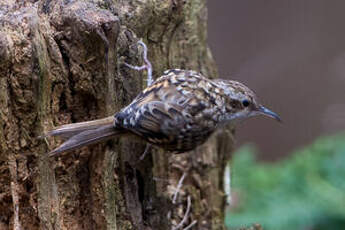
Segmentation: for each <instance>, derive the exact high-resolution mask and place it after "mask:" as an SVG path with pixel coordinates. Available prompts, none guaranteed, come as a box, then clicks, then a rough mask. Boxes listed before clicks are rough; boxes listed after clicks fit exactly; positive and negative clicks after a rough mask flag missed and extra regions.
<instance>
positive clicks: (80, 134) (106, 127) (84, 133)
mask: <svg viewBox="0 0 345 230" xmlns="http://www.w3.org/2000/svg"><path fill="white" fill-rule="evenodd" d="M113 121H114V118H113V117H112V118H110V117H108V118H104V119H100V120H94V121H87V122H80V123H74V124H67V125H63V126H60V127H57V128H55V129H54V130H52V131H49V132H47V133H46V134H45V135H44V137H47V136H60V137H63V138H68V139H67V140H66V141H65V142H64V143H62V144H61V145H60V146H59V147H57V148H56V149H54V150H52V151H51V152H49V153H48V156H49V157H53V156H56V155H58V154H60V153H63V152H67V151H71V150H74V149H77V148H80V147H83V146H86V145H90V144H94V143H97V142H100V141H104V140H107V139H110V138H112V137H114V136H116V135H119V134H121V133H123V130H118V129H116V128H114V123H113Z"/></svg>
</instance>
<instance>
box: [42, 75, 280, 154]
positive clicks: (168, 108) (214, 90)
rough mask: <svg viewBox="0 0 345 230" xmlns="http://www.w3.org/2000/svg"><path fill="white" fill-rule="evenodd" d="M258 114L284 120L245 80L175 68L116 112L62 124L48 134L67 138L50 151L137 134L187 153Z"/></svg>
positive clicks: (165, 148)
mask: <svg viewBox="0 0 345 230" xmlns="http://www.w3.org/2000/svg"><path fill="white" fill-rule="evenodd" d="M258 115H265V116H268V117H271V118H273V119H275V120H277V121H281V119H280V117H279V115H278V114H276V113H274V112H273V111H271V110H269V109H268V108H266V107H265V106H263V105H262V104H260V103H259V101H258V98H257V96H256V95H255V93H254V92H253V91H252V90H251V89H249V88H248V87H247V86H245V85H244V84H242V83H240V82H237V81H233V80H225V79H214V80H212V79H209V78H206V77H205V76H203V75H202V74H201V73H198V72H196V71H193V70H181V69H170V70H166V71H165V72H164V73H163V75H162V76H161V77H159V78H158V79H156V80H155V81H154V82H153V83H152V84H151V85H149V86H148V87H147V88H146V89H144V90H143V91H142V92H141V93H139V95H137V97H135V99H134V100H133V101H132V102H131V103H130V104H129V105H127V106H126V107H124V108H123V109H121V110H120V111H119V112H117V113H116V114H115V115H113V116H109V117H106V118H103V119H98V120H92V121H86V122H79V123H72V124H66V125H62V126H58V127H56V128H53V129H52V130H49V131H47V132H46V133H45V134H44V135H43V136H44V137H50V136H59V137H61V138H64V139H66V141H65V142H63V143H62V144H61V145H60V146H58V147H57V148H55V149H54V150H52V151H50V152H49V153H48V155H49V156H56V155H59V154H61V153H64V152H68V151H72V150H75V149H78V148H80V147H83V146H87V145H90V144H93V143H97V142H100V141H103V140H107V139H109V138H113V137H116V136H137V137H139V138H141V139H142V140H144V141H146V142H147V143H148V144H150V145H153V146H156V147H159V148H162V149H164V150H166V151H169V152H173V153H184V152H187V151H191V150H193V149H195V148H196V147H197V146H199V145H201V144H203V143H205V142H206V140H207V139H208V138H209V137H210V136H211V135H212V133H214V132H215V131H216V130H217V129H219V128H222V127H224V126H225V125H227V124H229V123H231V124H237V123H239V121H244V120H246V119H247V118H249V117H253V116H258Z"/></svg>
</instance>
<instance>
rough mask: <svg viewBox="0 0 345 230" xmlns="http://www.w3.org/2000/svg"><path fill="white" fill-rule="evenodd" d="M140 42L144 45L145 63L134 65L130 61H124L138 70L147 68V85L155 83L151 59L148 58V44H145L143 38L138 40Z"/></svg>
mask: <svg viewBox="0 0 345 230" xmlns="http://www.w3.org/2000/svg"><path fill="white" fill-rule="evenodd" d="M138 44H139V45H141V46H142V47H143V59H144V62H145V64H144V65H142V66H134V65H130V64H128V63H126V62H125V63H124V64H125V65H126V66H127V67H129V68H131V69H134V70H137V71H141V70H145V69H146V70H147V86H150V85H152V83H153V78H152V64H151V62H150V61H149V59H148V58H147V46H146V45H145V43H144V42H143V41H142V40H139V41H138Z"/></svg>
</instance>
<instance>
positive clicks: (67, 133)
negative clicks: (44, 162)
mask: <svg viewBox="0 0 345 230" xmlns="http://www.w3.org/2000/svg"><path fill="white" fill-rule="evenodd" d="M114 119H115V118H114V116H110V117H106V118H102V119H98V120H93V121H85V122H78V123H72V124H66V125H61V126H58V127H56V128H54V129H52V130H50V131H48V132H46V133H45V134H43V135H42V136H40V138H45V137H49V136H59V137H61V138H63V139H68V138H70V137H72V136H75V135H77V134H79V133H81V132H84V131H87V130H92V129H98V128H100V127H101V126H104V125H110V124H114Z"/></svg>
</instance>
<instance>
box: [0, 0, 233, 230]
mask: <svg viewBox="0 0 345 230" xmlns="http://www.w3.org/2000/svg"><path fill="white" fill-rule="evenodd" d="M206 23H207V10H206V3H205V1H204V0H190V1H183V0H176V1H168V0H166V1H155V0H154V1H148V0H145V1H139V0H136V1H115V0H114V1H109V0H104V1H101V0H99V1H96V0H94V1H92V0H89V1H63V0H45V1H44V0H40V1H37V0H33V1H22V2H18V1H17V2H14V1H10V0H8V1H4V2H2V3H0V103H1V110H0V154H1V155H0V188H1V190H0V216H1V217H0V227H1V226H6V227H9V228H13V227H15V226H17V227H18V228H22V229H37V228H42V229H167V228H171V227H173V226H176V225H178V224H179V223H180V222H181V221H182V219H183V216H184V214H185V210H186V205H187V200H188V198H187V197H188V196H190V198H191V210H190V214H189V216H188V218H187V220H186V222H185V223H184V224H183V226H184V227H186V226H188V225H189V224H191V223H194V224H195V225H194V228H195V229H223V228H224V226H223V208H224V207H223V206H224V202H225V200H224V194H223V192H222V189H223V181H222V180H223V176H222V174H223V170H224V166H225V161H226V160H227V158H228V157H229V152H230V151H231V148H232V141H231V140H232V134H231V133H230V132H229V131H227V130H225V131H220V132H219V133H217V134H216V135H214V136H213V137H212V138H211V139H210V140H209V141H208V142H207V143H206V144H205V145H203V146H201V147H199V148H198V149H197V150H195V151H193V152H190V153H185V154H181V155H172V154H168V153H164V152H163V151H161V150H156V149H154V150H152V151H151V154H149V155H148V156H147V157H146V158H145V159H144V160H143V161H139V162H138V159H139V157H140V155H141V154H142V153H143V151H144V148H145V143H143V142H141V141H140V140H131V139H126V138H121V139H115V140H112V141H108V142H107V143H103V144H98V145H94V146H91V147H87V148H83V149H81V150H77V151H74V152H72V153H70V154H66V155H63V156H60V157H58V158H56V159H48V158H47V157H46V156H45V153H46V152H47V151H49V149H52V148H54V147H56V146H57V145H58V144H59V143H61V140H58V139H53V138H51V139H48V140H40V139H38V138H37V137H38V136H39V135H40V134H41V133H42V132H43V131H44V130H47V129H49V128H51V127H53V126H55V125H61V124H65V123H70V122H78V121H85V120H91V119H96V118H101V117H105V116H108V115H111V114H114V113H115V112H116V111H119V110H120V109H121V108H122V107H123V106H125V105H127V104H128V103H129V102H130V101H131V100H132V99H133V98H134V97H135V96H136V95H137V94H138V93H139V92H140V91H141V90H142V89H143V88H144V87H145V85H146V81H145V76H144V74H143V73H139V72H136V71H133V70H130V69H128V68H126V67H125V66H124V65H122V63H123V61H126V62H129V63H131V64H134V65H139V64H140V63H141V62H142V59H141V52H142V50H141V49H140V48H139V47H138V46H137V45H136V42H137V41H138V39H143V41H144V42H145V43H146V44H147V45H148V47H149V59H150V60H151V61H152V64H153V67H154V72H153V74H154V77H155V78H157V77H158V76H160V75H161V74H162V72H163V71H164V70H166V69H168V68H181V69H193V70H197V71H199V72H201V73H203V74H204V75H205V76H208V77H210V78H215V77H217V71H216V68H215V64H214V61H213V59H212V56H211V53H210V51H209V49H208V46H207V36H206V35H207V34H206V32H207V31H206V26H207V24H206ZM229 140H230V141H229ZM184 172H186V173H187V174H186V175H187V176H186V178H185V180H184V182H183V185H182V187H181V189H180V192H179V195H178V197H177V200H176V201H177V202H176V204H172V202H171V199H172V195H173V194H174V191H175V189H176V186H177V185H178V182H179V180H180V177H181V175H182V174H183V173H184ZM13 192H15V193H13ZM13 194H14V195H13ZM16 197H17V198H18V199H15V198H16ZM16 210H18V211H17V212H16Z"/></svg>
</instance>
